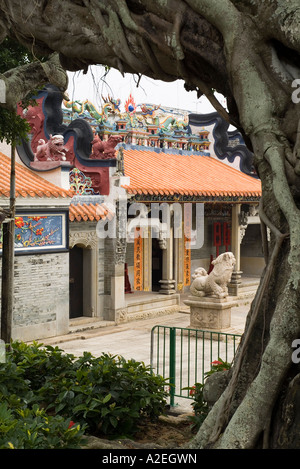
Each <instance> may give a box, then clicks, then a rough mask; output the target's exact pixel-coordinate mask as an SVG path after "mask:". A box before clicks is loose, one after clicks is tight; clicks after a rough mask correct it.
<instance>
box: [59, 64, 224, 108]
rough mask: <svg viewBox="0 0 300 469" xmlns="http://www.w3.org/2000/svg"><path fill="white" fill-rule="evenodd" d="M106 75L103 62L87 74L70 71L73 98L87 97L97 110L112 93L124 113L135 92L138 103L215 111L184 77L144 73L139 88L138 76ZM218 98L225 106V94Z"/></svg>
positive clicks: (71, 98) (113, 72)
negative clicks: (165, 77)
mask: <svg viewBox="0 0 300 469" xmlns="http://www.w3.org/2000/svg"><path fill="white" fill-rule="evenodd" d="M104 75H105V69H104V67H103V66H101V65H100V66H92V67H89V71H88V73H87V74H86V75H84V74H83V72H75V73H70V72H69V73H68V76H69V87H68V95H69V98H70V100H71V101H75V100H79V101H84V100H86V99H88V100H89V101H90V102H92V103H93V104H94V106H95V107H96V108H97V109H98V110H101V105H102V103H103V100H102V96H104V97H107V96H108V95H109V96H111V97H112V98H114V99H117V98H119V99H120V100H121V112H122V111H124V104H125V101H126V100H127V99H128V97H129V95H130V94H132V96H133V98H134V101H135V103H136V105H138V104H143V103H145V104H156V105H161V107H162V108H163V107H164V106H166V107H170V108H173V109H181V110H185V111H190V112H192V113H199V114H208V113H210V112H215V109H214V108H213V107H212V106H211V104H210V103H209V102H208V100H207V99H206V98H205V97H201V98H200V99H197V94H196V91H189V92H188V91H186V90H185V89H184V86H183V84H184V82H183V81H182V80H177V81H174V82H171V83H165V82H162V81H158V80H152V79H150V78H148V77H145V76H142V78H141V80H140V82H139V86H138V87H137V76H136V75H131V74H125V76H124V77H123V76H122V74H121V73H120V72H119V71H118V70H115V69H111V70H109V72H108V74H107V75H106V77H105V78H104ZM217 97H218V99H219V101H220V102H221V104H222V105H223V106H225V105H226V101H225V99H224V97H223V96H222V95H217Z"/></svg>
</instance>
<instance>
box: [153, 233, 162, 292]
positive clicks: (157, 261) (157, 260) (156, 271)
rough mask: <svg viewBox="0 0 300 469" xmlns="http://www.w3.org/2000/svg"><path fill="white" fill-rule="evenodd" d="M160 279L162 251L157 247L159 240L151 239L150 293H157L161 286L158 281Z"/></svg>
mask: <svg viewBox="0 0 300 469" xmlns="http://www.w3.org/2000/svg"><path fill="white" fill-rule="evenodd" d="M161 279H162V249H161V248H160V246H159V240H158V239H157V238H152V291H155V292H157V291H159V290H160V288H161V286H160V283H159V281H160V280H161Z"/></svg>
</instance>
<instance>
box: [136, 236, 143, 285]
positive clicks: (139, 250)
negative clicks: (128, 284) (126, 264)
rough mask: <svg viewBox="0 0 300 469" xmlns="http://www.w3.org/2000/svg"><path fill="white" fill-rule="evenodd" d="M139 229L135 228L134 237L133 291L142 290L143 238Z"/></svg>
mask: <svg viewBox="0 0 300 469" xmlns="http://www.w3.org/2000/svg"><path fill="white" fill-rule="evenodd" d="M141 234H142V233H141V229H140V228H136V232H135V237H134V289H135V290H138V291H141V290H143V238H142V236H141Z"/></svg>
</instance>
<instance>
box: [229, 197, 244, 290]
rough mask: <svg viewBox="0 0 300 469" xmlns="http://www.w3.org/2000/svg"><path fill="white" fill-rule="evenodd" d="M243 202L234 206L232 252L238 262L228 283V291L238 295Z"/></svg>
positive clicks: (240, 274)
mask: <svg viewBox="0 0 300 469" xmlns="http://www.w3.org/2000/svg"><path fill="white" fill-rule="evenodd" d="M240 213H241V204H234V205H233V207H232V219H231V252H232V253H233V254H234V257H235V260H236V264H235V269H234V271H233V272H232V276H231V282H230V283H229V284H228V292H229V295H231V296H237V295H238V290H239V286H240V285H241V283H242V282H241V276H242V272H241V270H240V266H241V230H240Z"/></svg>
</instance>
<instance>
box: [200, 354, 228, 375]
mask: <svg viewBox="0 0 300 469" xmlns="http://www.w3.org/2000/svg"><path fill="white" fill-rule="evenodd" d="M230 368H231V363H228V362H224V361H223V360H222V359H221V358H218V360H214V361H213V362H211V370H210V371H207V372H206V373H205V376H206V377H207V376H209V375H211V374H213V373H215V372H216V371H224V370H229V369H230Z"/></svg>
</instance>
